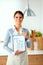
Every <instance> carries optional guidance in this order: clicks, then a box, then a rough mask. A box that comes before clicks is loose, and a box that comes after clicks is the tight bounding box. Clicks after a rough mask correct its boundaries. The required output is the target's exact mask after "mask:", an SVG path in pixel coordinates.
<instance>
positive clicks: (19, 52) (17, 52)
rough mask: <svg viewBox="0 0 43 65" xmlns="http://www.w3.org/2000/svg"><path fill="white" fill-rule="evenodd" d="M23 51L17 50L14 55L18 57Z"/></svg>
mask: <svg viewBox="0 0 43 65" xmlns="http://www.w3.org/2000/svg"><path fill="white" fill-rule="evenodd" d="M23 52H24V51H19V50H17V51H16V52H15V55H18V54H21V53H23Z"/></svg>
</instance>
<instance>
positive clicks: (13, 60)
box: [4, 11, 31, 65]
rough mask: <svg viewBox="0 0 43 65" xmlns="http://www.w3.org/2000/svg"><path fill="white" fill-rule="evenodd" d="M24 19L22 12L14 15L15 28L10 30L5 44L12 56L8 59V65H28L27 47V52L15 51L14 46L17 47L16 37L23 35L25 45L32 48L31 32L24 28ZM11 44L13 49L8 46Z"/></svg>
mask: <svg viewBox="0 0 43 65" xmlns="http://www.w3.org/2000/svg"><path fill="white" fill-rule="evenodd" d="M23 19H24V14H23V13H22V12H21V11H16V12H15V13H14V20H15V25H14V27H13V28H10V29H9V30H8V31H7V35H6V38H5V44H4V48H5V49H7V51H9V52H10V55H8V59H7V65H28V57H27V52H26V47H25V51H20V50H16V51H14V46H15V43H14V35H23V36H24V37H25V45H26V46H27V47H30V46H31V42H30V39H29V32H28V30H27V29H25V28H22V22H23ZM20 38H21V37H20ZM9 43H10V45H12V47H9V46H8V44H9ZM17 43H18V42H17Z"/></svg>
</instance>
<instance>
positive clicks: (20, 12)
mask: <svg viewBox="0 0 43 65" xmlns="http://www.w3.org/2000/svg"><path fill="white" fill-rule="evenodd" d="M17 13H19V14H21V15H22V17H23V18H24V14H23V12H22V11H16V12H15V13H14V17H15V15H16V14H17Z"/></svg>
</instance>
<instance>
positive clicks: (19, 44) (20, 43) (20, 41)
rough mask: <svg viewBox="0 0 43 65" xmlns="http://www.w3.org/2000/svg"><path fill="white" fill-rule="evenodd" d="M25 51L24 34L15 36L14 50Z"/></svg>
mask: <svg viewBox="0 0 43 65" xmlns="http://www.w3.org/2000/svg"><path fill="white" fill-rule="evenodd" d="M16 50H19V51H25V38H24V36H22V35H19V36H17V35H16V36H14V51H16Z"/></svg>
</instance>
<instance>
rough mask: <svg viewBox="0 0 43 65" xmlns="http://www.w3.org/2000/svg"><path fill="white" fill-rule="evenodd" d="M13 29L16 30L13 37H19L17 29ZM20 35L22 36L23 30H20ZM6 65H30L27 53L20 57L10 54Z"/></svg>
mask: <svg viewBox="0 0 43 65" xmlns="http://www.w3.org/2000/svg"><path fill="white" fill-rule="evenodd" d="M13 29H14V33H13V35H18V32H17V31H16V29H15V27H14V28H13ZM20 34H22V28H21V29H20ZM6 65H28V55H27V51H25V52H23V53H21V54H19V55H13V54H9V55H8V58H7V64H6Z"/></svg>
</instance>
